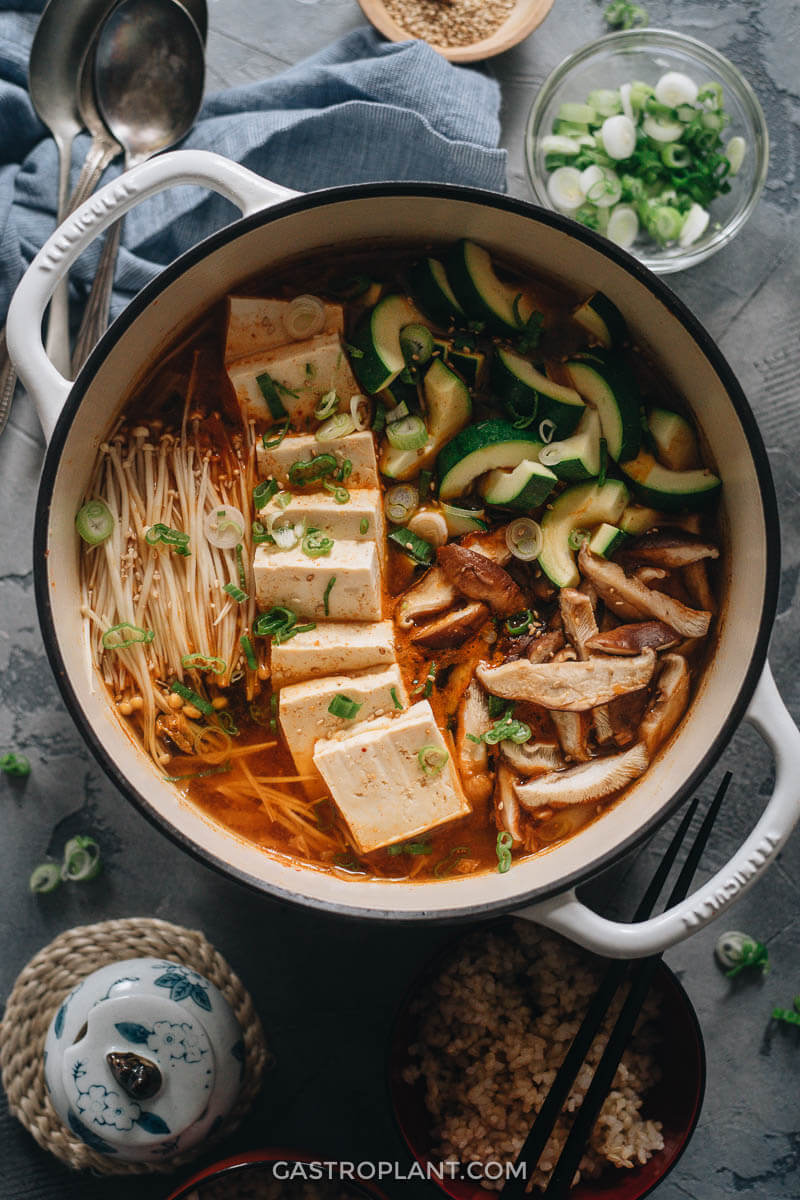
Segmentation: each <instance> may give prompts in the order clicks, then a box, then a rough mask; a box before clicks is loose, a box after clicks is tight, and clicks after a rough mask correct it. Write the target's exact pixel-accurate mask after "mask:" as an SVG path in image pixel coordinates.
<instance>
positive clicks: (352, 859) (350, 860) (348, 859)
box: [333, 851, 366, 875]
mask: <svg viewBox="0 0 800 1200" xmlns="http://www.w3.org/2000/svg"><path fill="white" fill-rule="evenodd" d="M333 862H334V866H337V867H338V868H339V870H340V871H350V873H351V874H352V875H366V871H365V870H364V867H363V866H362V865H361V863H360V862H359V861H358V859H357V858H356V856H355V855H354V854H353V853H352V851H351V852H350V854H335V855H334V857H333Z"/></svg>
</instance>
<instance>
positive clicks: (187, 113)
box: [72, 0, 205, 373]
mask: <svg viewBox="0 0 800 1200" xmlns="http://www.w3.org/2000/svg"><path fill="white" fill-rule="evenodd" d="M204 80H205V54H204V46H203V40H202V37H201V36H200V33H199V31H198V28H197V25H196V24H195V22H194V20H193V19H192V17H191V16H190V15H189V13H188V12H187V10H186V8H184V6H183V5H182V4H180V3H178V0H122V3H120V4H118V5H117V7H116V8H115V9H114V10H113V11H112V12H111V14H110V15H109V16H108V18H107V19H106V21H105V22H104V24H103V27H102V29H101V30H100V34H99V36H98V39H97V46H96V49H95V56H94V90H95V101H96V104H97V109H98V111H99V112H100V114H101V115H102V118H103V121H104V122H105V124H106V126H107V127H108V129H109V131H110V133H111V135H112V136H113V137H114V138H115V139H116V140H117V142H119V144H120V145H121V146H122V148H123V150H124V152H125V170H129V169H130V168H131V167H132V166H135V165H136V164H137V163H141V162H145V161H146V160H147V159H148V158H152V156H153V155H154V154H158V152H159V151H160V150H166V148H167V147H168V146H172V145H174V143H175V142H178V141H180V139H181V138H182V137H184V136H185V135H186V134H187V133H188V132H189V130H190V129H191V127H192V125H193V123H194V119H195V117H196V116H197V113H198V110H199V108H200V104H201V103H202V99H203V85H204ZM121 229H122V221H121V220H120V221H117V223H116V224H115V225H114V226H112V228H111V229H110V230H109V232H108V233H107V235H106V240H105V243H104V245H103V250H102V252H101V255H100V260H99V262H98V266H97V272H96V274H95V278H94V283H93V284H92V290H91V293H90V295H89V299H88V301H87V305H86V311H85V313H84V316H83V321H82V323H81V328H80V331H79V333H78V339H77V342H76V345H75V353H74V355H73V358H72V368H73V371H74V372H75V373H77V372H78V371H79V370H80V368H81V366H82V365H83V363H84V362H85V361H86V359H87V358H88V356H89V354H90V353H91V351H92V349H93V347H94V345H95V343H96V342H97V341H98V340H99V338H100V337H101V336H102V333H103V331H104V330H105V328H106V325H107V324H108V309H109V304H110V301H111V288H112V285H113V281H114V268H115V265H116V258H117V251H118V248H119V239H120V233H121Z"/></svg>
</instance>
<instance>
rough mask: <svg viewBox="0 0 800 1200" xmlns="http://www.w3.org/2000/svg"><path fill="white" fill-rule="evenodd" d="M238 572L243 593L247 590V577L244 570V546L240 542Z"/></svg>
mask: <svg viewBox="0 0 800 1200" xmlns="http://www.w3.org/2000/svg"><path fill="white" fill-rule="evenodd" d="M236 570H237V572H238V573H239V587H240V588H241V589H242V591H245V590H246V588H247V575H246V573H245V569H244V546H243V545H242V543H241V542H239V543H238V544H237V546H236Z"/></svg>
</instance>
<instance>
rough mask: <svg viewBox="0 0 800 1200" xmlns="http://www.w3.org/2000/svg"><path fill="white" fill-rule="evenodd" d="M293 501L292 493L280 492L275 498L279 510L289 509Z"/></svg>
mask: <svg viewBox="0 0 800 1200" xmlns="http://www.w3.org/2000/svg"><path fill="white" fill-rule="evenodd" d="M293 499H294V496H293V495H292V493H291V492H278V494H277V495H276V497H275V503H276V504H277V506H278V508H282V509H287V508H288V507H289V505H290V504H291V503H292V500H293Z"/></svg>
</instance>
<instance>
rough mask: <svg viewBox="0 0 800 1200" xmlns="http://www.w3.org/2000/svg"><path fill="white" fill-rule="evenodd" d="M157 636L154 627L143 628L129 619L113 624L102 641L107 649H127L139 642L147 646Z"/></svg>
mask: <svg viewBox="0 0 800 1200" xmlns="http://www.w3.org/2000/svg"><path fill="white" fill-rule="evenodd" d="M155 636H156V635H155V633H154V632H153V630H152V629H142V628H141V627H140V626H139V625H131V624H130V622H129V621H120V623H119V625H112V626H111V628H110V629H107V630H106V631H105V633H104V634H103V636H102V638H101V641H102V643H103V645H104V647H105V648H106V650H125V649H127V647H128V646H135V645H137V644H142V645H145V646H147V645H149V644H150V642H152V640H153V638H154V637H155Z"/></svg>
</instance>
